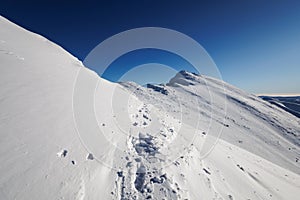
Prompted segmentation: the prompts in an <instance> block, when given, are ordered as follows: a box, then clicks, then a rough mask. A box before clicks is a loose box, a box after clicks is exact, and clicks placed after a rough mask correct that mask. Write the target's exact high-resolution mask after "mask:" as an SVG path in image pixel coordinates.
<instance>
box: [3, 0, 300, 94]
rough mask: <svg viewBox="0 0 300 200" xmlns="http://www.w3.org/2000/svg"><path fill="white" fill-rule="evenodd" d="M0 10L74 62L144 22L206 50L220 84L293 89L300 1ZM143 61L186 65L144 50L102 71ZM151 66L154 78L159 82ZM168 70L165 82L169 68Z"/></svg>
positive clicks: (10, 4) (12, 5) (113, 73)
mask: <svg viewBox="0 0 300 200" xmlns="http://www.w3.org/2000/svg"><path fill="white" fill-rule="evenodd" d="M0 14H1V15H2V16H4V17H6V18H8V19H9V20H11V21H13V22H15V23H17V24H19V25H21V26H23V27H25V28H27V29H29V30H31V31H34V32H37V33H39V34H42V35H43V36H45V37H47V38H49V39H50V40H52V41H54V42H56V43H58V44H59V45H61V46H62V47H63V48H65V49H66V50H68V51H69V52H70V53H72V54H73V55H75V56H76V57H78V58H79V59H80V60H84V58H85V57H86V56H87V55H88V53H89V52H90V51H91V50H92V49H93V48H94V47H95V46H96V45H98V44H99V43H100V42H102V41H103V40H105V39H106V38H108V37H110V36H112V35H114V34H117V33H119V32H121V31H125V30H128V29H132V28H137V27H147V26H155V27H165V28H170V29H174V30H177V31H180V32H182V33H184V34H186V35H188V36H190V37H192V38H194V39H195V40H196V41H198V42H199V43H200V44H201V45H202V46H203V47H204V48H205V49H206V51H207V52H208V53H209V54H210V56H211V57H212V58H213V60H214V61H215V63H216V64H217V66H218V68H219V71H220V73H221V75H222V78H223V80H225V81H226V82H229V83H231V84H233V85H235V86H237V87H239V88H242V89H244V90H246V91H248V92H251V93H256V94H300V78H299V75H300V1H296V0H294V1H291V0H290V1H289V0H288V1H283V0H282V1H281V0H264V1H255V0H254V1H250V0H249V1H248V0H247V1H231V0H229V1H168V0H165V1H156V0H138V1H135V0H131V1H130V0H128V1H97V2H92V1H70V2H68V1H63V2H62V1H55V0H54V1H48V2H47V1H43V2H41V1H26V2H25V1H15V0H10V1H6V2H5V1H3V2H2V3H1V8H0ZM149 62H150V63H161V64H164V65H168V66H171V67H173V68H175V69H176V70H179V69H180V68H184V69H188V68H189V65H188V63H186V62H185V61H184V60H182V59H180V58H176V56H174V55H172V54H170V53H166V52H162V51H151V50H145V51H136V52H131V53H128V54H126V55H124V56H122V57H120V58H119V59H117V60H116V61H115V62H114V63H113V64H112V66H111V68H110V70H108V72H107V73H105V74H104V76H105V78H107V79H110V80H118V79H119V78H120V77H121V75H122V73H120V72H121V71H120V69H119V68H118V67H117V66H119V65H122V66H126V67H125V68H124V69H127V70H130V68H132V67H135V66H137V65H143V64H146V63H149ZM143 66H146V67H148V68H149V66H150V65H143ZM154 69H156V68H155V67H153V73H152V76H153V80H154V81H153V82H157V81H159V80H161V81H166V80H163V78H162V77H160V78H159V76H156V74H157V73H158V72H155V71H156V70H154ZM95 71H97V70H96V69H95ZM167 71H168V70H166V72H165V73H166V76H165V77H166V79H168V78H169V74H168V73H171V71H168V72H167ZM154 72H155V73H154ZM127 77H130V76H127ZM131 77H132V76H131ZM123 78H124V77H123ZM137 78H140V79H141V77H140V76H138V77H137ZM150 79H151V77H147V80H150ZM136 81H139V80H136ZM140 81H141V80H140Z"/></svg>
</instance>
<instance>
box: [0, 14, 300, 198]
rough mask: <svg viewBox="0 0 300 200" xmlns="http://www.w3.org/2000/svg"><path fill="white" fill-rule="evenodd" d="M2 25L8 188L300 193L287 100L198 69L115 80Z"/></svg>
mask: <svg viewBox="0 0 300 200" xmlns="http://www.w3.org/2000/svg"><path fill="white" fill-rule="evenodd" d="M0 27H1V29H0V64H1V67H0V86H1V87H0V110H1V112H0V138H1V140H0V163H1V165H0V199H4V200H6V199H78V200H83V199H91V200H94V199H114V200H125V199H126V200H131V199H132V200H134V199H139V200H144V199H155V200H156V199H157V200H158V199H159V200H161V199H172V200H183V199H189V200H198V199H297V197H298V196H300V192H299V191H300V176H299V174H300V167H299V162H298V161H299V152H300V150H299V137H300V130H299V124H300V123H299V119H298V118H296V117H294V116H292V115H290V114H289V113H287V112H285V111H284V110H281V109H279V108H277V107H276V106H272V105H271V104H269V103H267V102H264V101H263V100H261V99H259V98H257V97H255V96H254V95H250V94H248V93H246V92H243V91H241V90H239V89H237V88H235V87H233V86H231V85H229V84H226V83H224V82H222V81H220V80H216V79H213V78H210V77H204V76H198V75H194V74H191V73H189V72H180V73H178V74H177V75H176V76H175V77H174V78H173V79H172V80H171V81H170V84H168V85H158V86H159V87H158V86H155V85H151V86H150V88H145V87H141V86H139V85H137V84H135V83H121V84H116V83H111V82H109V81H106V80H103V79H101V78H99V77H98V76H97V74H95V72H92V71H91V70H89V69H87V68H85V67H84V66H83V65H82V63H81V62H80V61H78V60H77V59H76V58H74V57H73V56H72V55H70V54H69V53H68V52H66V51H65V50H63V49H62V48H61V47H59V46H58V45H56V44H54V43H52V42H50V41H49V40H47V39H45V38H43V37H41V36H39V35H37V34H33V33H30V32H28V31H26V30H24V29H22V28H21V27H18V26H16V25H14V24H13V23H11V22H9V21H8V20H6V19H4V18H0ZM174 86H175V87H174ZM157 87H158V88H157ZM162 89H163V90H162ZM165 90H166V91H167V92H168V94H167V95H166V94H164V93H166V92H164V91H165ZM162 91H163V92H162ZM225 91H226V92H225ZM225 102H227V104H225ZM237 177H238V178H237Z"/></svg>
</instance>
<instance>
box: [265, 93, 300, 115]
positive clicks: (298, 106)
mask: <svg viewBox="0 0 300 200" xmlns="http://www.w3.org/2000/svg"><path fill="white" fill-rule="evenodd" d="M260 97H261V98H262V99H263V100H265V101H268V102H270V103H271V104H274V105H276V106H278V107H279V108H281V109H283V110H285V111H287V112H289V113H291V114H293V115H295V116H296V117H299V118H300V96H290V97H281V96H278V97H274V96H260Z"/></svg>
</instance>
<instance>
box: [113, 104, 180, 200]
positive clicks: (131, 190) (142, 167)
mask: <svg viewBox="0 0 300 200" xmlns="http://www.w3.org/2000/svg"><path fill="white" fill-rule="evenodd" d="M138 112H139V113H138V114H135V115H133V116H134V117H135V118H136V119H137V120H136V121H135V122H134V123H133V126H141V125H145V124H148V123H149V122H150V121H151V118H150V111H149V109H148V108H147V105H145V104H144V106H143V107H142V108H141V109H140V110H139V111H138ZM140 116H141V117H140ZM169 133H172V132H171V131H169ZM166 134H167V133H164V134H159V135H157V136H153V135H150V134H149V133H141V132H140V133H139V134H138V136H136V137H133V136H130V137H129V138H128V148H129V151H128V155H127V156H126V161H127V164H126V168H125V169H120V170H119V171H118V172H117V175H116V176H117V178H116V181H115V183H116V187H115V191H113V192H112V193H111V194H112V195H114V198H116V199H120V200H135V199H157V198H158V197H160V198H159V199H181V198H180V194H179V190H180V187H179V186H178V184H177V183H173V180H172V177H169V176H168V174H167V173H165V172H163V171H162V169H161V167H160V166H161V163H162V162H164V159H163V155H161V152H160V149H161V147H162V146H163V142H164V140H166V138H167V137H166Z"/></svg>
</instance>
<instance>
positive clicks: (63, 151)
mask: <svg viewBox="0 0 300 200" xmlns="http://www.w3.org/2000/svg"><path fill="white" fill-rule="evenodd" d="M67 154H68V151H67V150H66V149H63V150H61V151H60V152H58V153H57V156H58V157H61V158H64V157H66V156H67Z"/></svg>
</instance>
